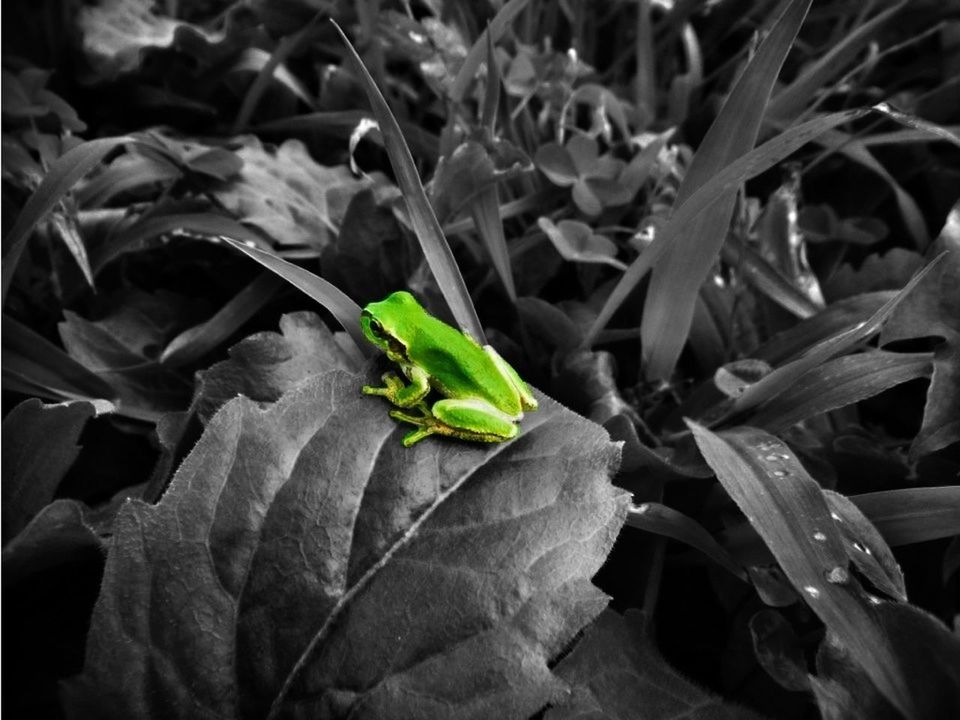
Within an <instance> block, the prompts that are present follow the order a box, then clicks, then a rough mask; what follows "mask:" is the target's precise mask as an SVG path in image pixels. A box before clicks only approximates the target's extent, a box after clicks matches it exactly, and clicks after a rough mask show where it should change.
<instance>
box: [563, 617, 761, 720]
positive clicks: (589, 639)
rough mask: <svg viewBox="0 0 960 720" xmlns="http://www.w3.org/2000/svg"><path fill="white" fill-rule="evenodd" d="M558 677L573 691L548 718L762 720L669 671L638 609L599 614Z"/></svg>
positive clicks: (599, 719) (578, 719)
mask: <svg viewBox="0 0 960 720" xmlns="http://www.w3.org/2000/svg"><path fill="white" fill-rule="evenodd" d="M557 674H558V675H559V676H560V677H562V678H563V679H564V680H566V681H567V682H568V683H569V684H570V686H571V688H572V690H573V692H572V694H571V695H570V697H569V698H568V699H567V700H566V701H565V702H563V703H562V704H560V705H557V706H556V707H554V708H552V709H551V710H550V711H549V712H548V713H547V715H546V720H673V719H674V718H689V720H760V716H759V715H757V714H756V713H754V712H752V711H750V710H747V709H746V708H742V707H738V706H736V705H733V704H732V703H727V702H725V701H724V700H723V699H722V698H720V697H718V696H716V695H711V694H710V693H708V692H707V691H705V690H702V689H700V688H699V687H697V686H696V685H695V684H693V683H692V682H690V681H689V680H687V679H686V678H685V677H683V676H682V675H680V674H679V673H678V672H677V671H676V670H674V669H673V668H672V667H670V666H669V665H668V664H667V662H666V661H665V660H664V659H663V658H662V657H661V656H660V653H659V652H657V649H656V647H655V646H654V644H653V640H652V638H651V637H650V634H649V632H648V631H647V628H646V620H645V616H644V615H643V613H641V612H639V611H636V610H630V611H628V612H627V614H626V615H623V616H621V615H618V614H617V613H616V612H614V611H612V610H608V611H607V612H605V613H604V614H603V615H601V616H600V618H599V619H598V620H597V621H596V622H595V623H594V624H593V625H592V626H591V627H590V629H589V630H588V631H587V633H586V635H584V637H583V639H582V640H580V642H579V643H577V645H576V647H574V649H573V652H571V653H570V654H569V655H568V656H567V657H565V658H564V659H563V660H562V661H561V662H560V664H559V665H558V666H557Z"/></svg>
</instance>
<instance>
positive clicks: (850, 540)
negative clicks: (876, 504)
mask: <svg viewBox="0 0 960 720" xmlns="http://www.w3.org/2000/svg"><path fill="white" fill-rule="evenodd" d="M823 496H824V497H825V498H826V499H827V505H829V506H830V516H831V517H832V518H833V519H834V521H835V522H836V523H837V527H838V528H840V534H841V535H843V539H844V544H845V545H846V547H847V556H848V557H849V558H850V560H851V561H852V562H853V564H854V565H856V566H857V569H858V570H859V571H860V572H861V573H862V574H863V575H865V576H866V577H867V579H868V580H870V582H871V583H872V584H873V586H874V587H876V588H877V589H879V590H882V591H883V592H885V593H886V594H887V595H889V596H890V597H892V598H896V599H897V600H899V601H900V602H907V588H906V585H905V582H904V578H903V571H902V570H901V569H900V566H899V565H898V564H897V559H896V558H895V557H894V555H893V551H892V550H890V546H889V545H888V544H887V542H886V541H885V540H884V539H883V535H881V534H880V532H879V531H878V530H877V528H876V527H874V525H873V523H871V522H870V520H868V519H867V516H866V515H864V514H863V511H862V510H861V509H860V508H858V507H857V506H856V505H855V504H854V503H853V502H852V501H851V500H850V498H848V497H846V496H845V495H841V494H840V493H838V492H834V491H833V490H824V491H823ZM838 517H839V520H838V519H837V518H838Z"/></svg>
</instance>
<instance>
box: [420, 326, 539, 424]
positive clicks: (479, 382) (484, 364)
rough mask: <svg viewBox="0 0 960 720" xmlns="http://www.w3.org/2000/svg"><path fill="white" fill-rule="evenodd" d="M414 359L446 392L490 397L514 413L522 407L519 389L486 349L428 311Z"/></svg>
mask: <svg viewBox="0 0 960 720" xmlns="http://www.w3.org/2000/svg"><path fill="white" fill-rule="evenodd" d="M408 352H409V356H410V360H412V361H413V362H414V363H415V364H417V365H419V366H420V367H422V368H424V369H425V370H427V372H428V373H429V374H430V375H431V381H430V382H431V385H433V387H434V388H435V389H436V390H437V391H438V392H439V393H440V394H442V395H444V396H447V397H457V398H478V399H481V400H486V401H487V402H489V403H491V404H492V405H494V406H495V407H497V408H498V409H500V410H502V411H503V412H505V413H508V414H510V415H519V414H520V413H521V410H522V407H521V405H520V398H519V396H518V395H517V392H516V389H515V388H514V387H513V385H511V384H510V381H509V380H508V379H507V378H505V377H504V376H503V374H502V373H501V372H500V369H499V368H498V367H497V366H496V364H495V363H494V362H493V360H492V359H491V357H490V356H489V355H488V354H487V353H486V351H485V350H484V349H483V348H482V347H480V345H478V344H477V343H476V342H474V341H473V340H472V339H470V338H469V337H467V336H466V335H464V334H463V333H461V332H460V331H458V330H456V329H455V328H453V327H450V326H449V325H447V324H446V323H445V322H443V321H441V320H438V319H437V318H435V317H433V316H432V315H430V314H428V313H426V312H424V313H423V317H422V318H420V319H419V327H418V329H417V338H416V342H414V343H412V344H411V347H410V349H409V351H408Z"/></svg>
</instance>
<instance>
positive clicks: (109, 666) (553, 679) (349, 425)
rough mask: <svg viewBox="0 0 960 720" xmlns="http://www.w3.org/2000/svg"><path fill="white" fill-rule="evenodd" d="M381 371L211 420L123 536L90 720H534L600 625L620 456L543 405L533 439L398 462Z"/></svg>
mask: <svg viewBox="0 0 960 720" xmlns="http://www.w3.org/2000/svg"><path fill="white" fill-rule="evenodd" d="M372 380H373V378H370V377H360V376H356V375H350V374H347V373H344V372H342V371H331V372H328V373H326V374H323V375H320V376H317V377H315V378H313V379H310V380H308V381H306V382H305V383H303V384H302V385H300V386H299V387H297V388H296V389H295V390H293V391H291V392H288V393H287V394H286V395H284V396H283V397H282V398H281V399H280V400H279V401H278V402H277V403H276V404H275V405H273V406H271V407H270V408H268V409H267V410H265V411H264V410H262V409H261V408H259V407H258V406H257V405H256V404H254V403H252V402H250V401H249V400H247V399H245V398H238V399H235V400H233V401H231V402H230V403H228V404H227V405H226V406H224V407H223V408H222V409H221V411H220V412H219V413H218V414H217V415H216V417H215V418H214V419H213V420H212V421H211V422H210V424H209V425H208V426H207V429H206V432H205V433H204V436H203V438H202V439H201V440H200V442H199V443H198V444H197V446H196V447H195V448H194V450H193V452H192V453H191V454H190V456H189V457H188V458H187V459H186V460H185V461H184V463H183V465H182V466H181V468H180V469H179V471H178V472H177V474H176V476H175V477H174V479H173V482H172V484H171V485H170V488H169V489H168V491H167V492H166V494H165V495H164V497H163V498H162V500H161V501H160V502H159V503H158V504H157V505H155V506H150V505H146V504H144V503H142V502H139V501H133V502H128V503H127V504H126V505H125V506H124V508H123V509H122V510H121V512H120V514H119V516H118V518H117V523H116V534H115V536H114V540H113V542H112V544H111V546H110V551H109V556H108V559H107V566H106V571H105V575H104V581H103V586H102V590H101V594H100V598H99V600H98V602H97V605H96V608H95V610H94V615H93V620H92V623H91V628H90V634H89V638H88V642H87V657H86V663H85V669H84V673H83V675H82V676H80V677H78V678H76V679H75V680H73V681H71V682H70V683H69V684H68V686H67V696H68V697H67V699H68V702H67V703H66V704H67V706H68V707H70V708H72V709H73V710H74V714H75V716H77V717H80V716H84V717H90V716H96V717H117V718H121V717H122V718H129V717H138V718H151V717H164V718H171V717H184V718H187V717H189V718H201V717H205V718H214V717H218V718H219V717H250V718H254V717H256V718H262V717H264V716H265V715H267V714H268V711H269V709H270V707H271V705H273V707H274V711H273V712H271V713H269V715H268V716H269V717H280V716H282V717H304V718H306V717H319V716H322V717H327V718H336V717H347V716H348V715H349V716H350V717H353V718H361V717H370V718H392V717H395V718H410V717H451V718H453V717H457V718H471V717H472V718H489V717H502V718H518V719H521V718H527V717H529V716H530V715H531V714H533V713H535V712H536V711H537V710H538V709H539V708H541V707H543V706H544V705H545V704H547V703H549V702H555V701H558V700H560V699H562V697H563V695H564V687H565V686H564V683H563V681H562V680H561V679H560V678H558V677H557V676H556V675H554V674H553V673H552V672H551V670H550V668H549V665H548V663H549V661H550V660H551V659H552V658H553V657H554V656H555V655H556V654H557V653H559V652H560V651H561V650H562V649H563V647H564V646H565V645H566V643H568V642H569V641H570V640H571V639H572V638H573V636H574V635H575V634H576V633H577V632H578V631H579V630H580V629H581V628H582V627H583V626H584V625H586V624H587V623H588V622H589V621H590V620H592V619H593V618H594V617H596V616H597V615H598V614H599V613H600V611H601V610H602V609H603V607H604V605H605V604H606V598H605V596H604V595H603V594H602V593H601V592H599V591H598V590H597V589H596V588H595V587H593V586H592V585H591V583H590V577H591V576H592V575H593V573H594V572H596V570H597V569H598V568H599V566H600V564H601V563H602V562H603V559H604V557H605V556H606V553H607V552H608V551H609V549H610V547H611V545H612V543H613V540H614V538H615V537H616V534H617V531H618V530H619V528H620V526H621V524H622V523H623V519H624V514H625V512H626V497H625V496H624V495H622V494H620V493H619V492H617V491H616V490H615V489H614V488H613V487H612V485H611V484H610V481H609V479H610V474H611V472H612V471H613V470H614V469H615V467H616V464H617V456H618V453H617V450H616V448H615V446H614V445H612V444H611V443H610V442H609V441H608V440H607V438H606V436H605V434H604V433H603V432H602V431H601V430H600V429H599V428H598V427H597V426H595V425H593V424H591V423H588V422H586V421H584V420H583V419H581V418H579V417H577V416H576V415H574V414H572V413H570V412H569V411H567V410H565V409H563V408H562V407H561V406H559V405H557V404H556V403H554V402H552V401H550V400H549V399H548V398H545V397H541V398H540V402H541V405H540V409H539V411H537V412H536V413H532V414H531V415H529V416H528V419H527V420H525V421H524V423H523V427H522V434H521V436H520V437H519V438H518V439H517V440H515V441H513V442H509V443H504V444H494V445H478V444H464V443H457V442H444V441H432V440H431V441H427V442H422V443H420V444H418V445H416V446H415V447H413V448H410V449H407V448H404V447H402V445H401V444H400V437H401V435H402V432H403V430H402V429H400V428H398V427H397V426H396V424H395V423H394V422H393V421H391V420H390V419H389V418H388V417H387V415H386V412H385V410H386V408H385V407H384V405H383V403H381V402H379V401H378V400H377V399H374V398H370V397H366V396H364V395H362V394H361V393H360V392H359V388H360V386H361V384H362V383H363V382H364V381H366V382H370V381H372Z"/></svg>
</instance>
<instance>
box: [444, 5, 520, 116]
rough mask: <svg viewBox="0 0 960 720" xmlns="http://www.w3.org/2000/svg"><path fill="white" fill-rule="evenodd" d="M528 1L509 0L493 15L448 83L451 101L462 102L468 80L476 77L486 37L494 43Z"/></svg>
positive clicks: (485, 44) (483, 52) (485, 48)
mask: <svg viewBox="0 0 960 720" xmlns="http://www.w3.org/2000/svg"><path fill="white" fill-rule="evenodd" d="M529 2H530V0H510V1H509V2H508V3H506V4H505V5H504V6H503V7H502V8H500V10H499V11H498V12H497V14H496V15H494V17H493V20H491V21H490V24H489V25H488V26H487V29H486V30H484V31H483V34H482V35H481V36H480V37H478V38H477V41H476V42H475V43H474V44H473V46H472V47H471V48H470V52H468V53H467V57H466V58H464V60H463V64H462V65H461V66H460V70H459V71H458V72H457V76H456V77H455V78H454V79H453V83H452V84H451V85H450V100H451V102H453V103H461V102H463V98H464V96H465V95H466V94H467V88H468V87H469V86H470V81H471V80H473V78H474V77H476V74H477V70H479V69H480V63H481V62H483V58H484V56H485V55H486V53H487V37H489V38H490V42H492V43H496V42H497V40H499V39H500V38H501V37H502V36H503V33H505V32H506V30H507V28H508V27H509V26H510V23H512V22H513V20H514V18H516V17H517V15H519V14H520V12H521V11H522V10H523V9H524V8H525V7H526V6H527V4H528V3H529Z"/></svg>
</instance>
